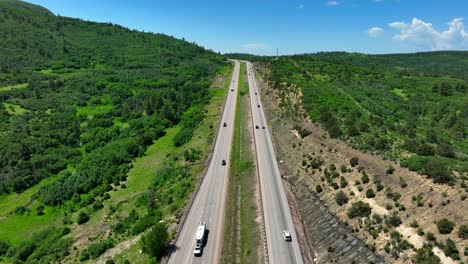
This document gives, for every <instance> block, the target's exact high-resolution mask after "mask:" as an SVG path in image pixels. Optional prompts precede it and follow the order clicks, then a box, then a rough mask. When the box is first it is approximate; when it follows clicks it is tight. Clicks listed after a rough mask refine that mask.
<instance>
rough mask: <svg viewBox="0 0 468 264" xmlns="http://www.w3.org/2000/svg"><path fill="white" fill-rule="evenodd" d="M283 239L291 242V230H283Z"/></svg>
mask: <svg viewBox="0 0 468 264" xmlns="http://www.w3.org/2000/svg"><path fill="white" fill-rule="evenodd" d="M283 238H284V241H286V242H289V241H291V233H289V230H283Z"/></svg>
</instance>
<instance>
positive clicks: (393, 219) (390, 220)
mask: <svg viewBox="0 0 468 264" xmlns="http://www.w3.org/2000/svg"><path fill="white" fill-rule="evenodd" d="M385 223H386V224H387V225H388V226H389V227H397V226H399V225H401V218H400V216H399V215H398V213H397V212H393V213H392V214H391V215H390V216H389V217H387V218H386V219H385Z"/></svg>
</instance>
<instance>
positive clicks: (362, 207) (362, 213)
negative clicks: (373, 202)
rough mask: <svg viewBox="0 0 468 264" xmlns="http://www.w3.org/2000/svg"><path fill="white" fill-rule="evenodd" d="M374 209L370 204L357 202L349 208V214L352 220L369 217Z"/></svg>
mask: <svg viewBox="0 0 468 264" xmlns="http://www.w3.org/2000/svg"><path fill="white" fill-rule="evenodd" d="M371 212H372V209H371V207H370V205H369V204H368V203H365V202H363V201H358V202H355V203H353V204H352V205H351V207H350V208H348V211H347V214H348V216H349V217H350V218H355V217H366V216H369V215H370V214H371Z"/></svg>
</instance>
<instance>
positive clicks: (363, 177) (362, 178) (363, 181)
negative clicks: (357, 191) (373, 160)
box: [361, 173, 369, 184]
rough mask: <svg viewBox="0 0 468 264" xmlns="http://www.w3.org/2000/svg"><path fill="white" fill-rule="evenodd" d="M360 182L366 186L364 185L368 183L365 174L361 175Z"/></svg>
mask: <svg viewBox="0 0 468 264" xmlns="http://www.w3.org/2000/svg"><path fill="white" fill-rule="evenodd" d="M361 181H362V183H363V184H366V183H369V176H367V174H365V173H364V174H362V176H361Z"/></svg>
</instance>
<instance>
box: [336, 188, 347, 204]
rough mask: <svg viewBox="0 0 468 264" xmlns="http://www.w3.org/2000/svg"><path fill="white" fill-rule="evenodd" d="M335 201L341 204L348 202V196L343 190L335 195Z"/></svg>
mask: <svg viewBox="0 0 468 264" xmlns="http://www.w3.org/2000/svg"><path fill="white" fill-rule="evenodd" d="M335 201H336V203H337V204H338V205H339V206H342V205H343V204H346V203H348V196H347V195H346V193H344V192H343V191H339V192H337V193H336V195H335Z"/></svg>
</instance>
